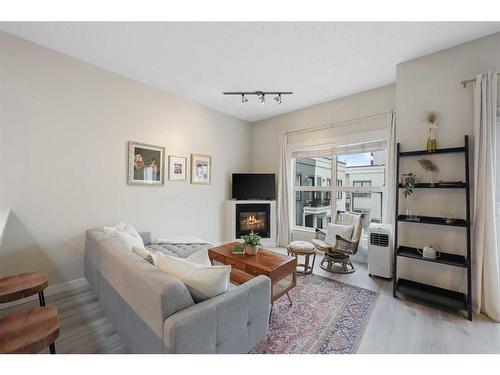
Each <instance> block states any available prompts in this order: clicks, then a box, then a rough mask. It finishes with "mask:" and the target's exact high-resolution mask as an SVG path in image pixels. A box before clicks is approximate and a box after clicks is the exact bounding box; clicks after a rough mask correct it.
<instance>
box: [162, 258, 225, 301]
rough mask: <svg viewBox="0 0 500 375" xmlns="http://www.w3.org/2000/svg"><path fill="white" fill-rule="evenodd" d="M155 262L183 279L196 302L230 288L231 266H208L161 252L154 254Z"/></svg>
mask: <svg viewBox="0 0 500 375" xmlns="http://www.w3.org/2000/svg"><path fill="white" fill-rule="evenodd" d="M153 262H154V265H155V266H156V267H157V268H158V269H159V270H161V271H163V272H165V273H167V274H169V275H171V276H174V277H176V278H178V279H179V280H181V281H182V282H183V283H184V284H185V285H186V287H187V288H188V290H189V292H190V293H191V296H192V297H193V300H194V301H195V302H201V301H204V300H206V299H209V298H212V297H215V296H217V295H219V294H222V293H225V292H227V291H228V290H229V277H230V273H231V266H206V265H202V264H196V263H193V262H190V261H189V260H187V259H183V258H178V257H173V256H170V255H166V254H163V253H160V252H157V253H155V254H154V255H153Z"/></svg>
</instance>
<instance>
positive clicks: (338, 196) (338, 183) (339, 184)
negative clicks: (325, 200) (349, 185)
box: [337, 180, 342, 199]
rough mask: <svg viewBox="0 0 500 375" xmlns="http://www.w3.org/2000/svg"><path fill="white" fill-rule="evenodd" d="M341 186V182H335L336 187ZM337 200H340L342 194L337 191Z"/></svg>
mask: <svg viewBox="0 0 500 375" xmlns="http://www.w3.org/2000/svg"><path fill="white" fill-rule="evenodd" d="M338 186H342V180H337V187H338ZM337 199H342V192H341V191H338V190H337Z"/></svg>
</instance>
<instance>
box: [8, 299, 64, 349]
mask: <svg viewBox="0 0 500 375" xmlns="http://www.w3.org/2000/svg"><path fill="white" fill-rule="evenodd" d="M57 337H59V316H58V314H57V310H56V309H55V308H54V307H33V308H31V309H28V310H21V311H17V312H15V313H13V314H10V315H7V316H5V317H2V318H0V353H2V354H35V353H38V352H40V351H42V350H43V349H45V348H46V347H47V346H48V347H49V348H50V353H51V354H55V346H54V341H56V339H57Z"/></svg>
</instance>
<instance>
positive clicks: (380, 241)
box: [368, 223, 394, 279]
mask: <svg viewBox="0 0 500 375" xmlns="http://www.w3.org/2000/svg"><path fill="white" fill-rule="evenodd" d="M391 232H392V226H391V225H390V224H377V223H371V224H370V226H369V227H368V233H369V237H368V274H369V275H370V276H379V277H384V278H388V279H390V278H392V261H393V259H394V251H393V245H392V236H391Z"/></svg>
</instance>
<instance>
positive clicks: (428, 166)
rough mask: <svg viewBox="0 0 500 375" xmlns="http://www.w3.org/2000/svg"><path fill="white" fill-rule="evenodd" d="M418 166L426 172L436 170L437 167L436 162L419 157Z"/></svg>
mask: <svg viewBox="0 0 500 375" xmlns="http://www.w3.org/2000/svg"><path fill="white" fill-rule="evenodd" d="M418 163H419V164H420V166H421V167H422V168H424V170H425V171H427V172H437V171H438V170H439V169H438V167H437V165H436V164H434V162H433V161H432V160H429V159H420V160H419V161H418Z"/></svg>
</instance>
